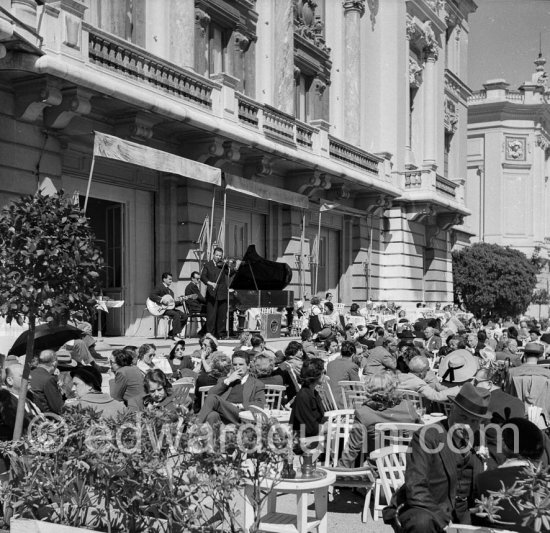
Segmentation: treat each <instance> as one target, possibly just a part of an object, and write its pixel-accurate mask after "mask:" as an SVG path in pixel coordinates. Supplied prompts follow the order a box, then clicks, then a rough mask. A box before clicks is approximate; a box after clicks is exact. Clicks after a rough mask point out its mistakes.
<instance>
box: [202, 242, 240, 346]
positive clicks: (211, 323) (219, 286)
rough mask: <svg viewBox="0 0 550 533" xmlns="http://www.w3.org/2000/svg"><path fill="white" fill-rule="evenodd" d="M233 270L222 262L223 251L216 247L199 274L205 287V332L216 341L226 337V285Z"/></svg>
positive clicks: (233, 272)
mask: <svg viewBox="0 0 550 533" xmlns="http://www.w3.org/2000/svg"><path fill="white" fill-rule="evenodd" d="M237 268H238V266H237ZM235 270H236V269H235V268H233V267H231V266H230V265H229V263H228V262H227V261H224V260H223V250H222V249H221V248H219V247H216V248H214V257H213V259H211V260H210V261H208V262H207V263H206V264H205V265H204V267H203V269H202V273H201V281H202V282H203V283H204V284H205V285H206V331H207V332H208V333H211V334H212V335H214V337H216V338H218V339H221V338H223V337H227V327H226V318H227V317H226V315H227V292H228V290H227V284H228V280H229V278H230V277H231V276H233V274H235Z"/></svg>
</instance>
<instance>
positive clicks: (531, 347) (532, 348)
mask: <svg viewBox="0 0 550 533" xmlns="http://www.w3.org/2000/svg"><path fill="white" fill-rule="evenodd" d="M523 353H524V354H531V355H536V356H537V357H540V356H541V355H542V354H543V353H544V346H543V345H542V344H539V343H538V342H528V343H527V344H526V345H525V347H524V348H523Z"/></svg>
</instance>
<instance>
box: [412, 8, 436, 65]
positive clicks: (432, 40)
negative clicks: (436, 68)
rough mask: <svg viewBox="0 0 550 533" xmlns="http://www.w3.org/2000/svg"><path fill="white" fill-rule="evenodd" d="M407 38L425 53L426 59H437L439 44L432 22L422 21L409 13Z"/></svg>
mask: <svg viewBox="0 0 550 533" xmlns="http://www.w3.org/2000/svg"><path fill="white" fill-rule="evenodd" d="M406 32H407V39H408V40H409V42H410V43H411V45H414V47H415V48H417V49H418V50H420V51H422V52H423V53H424V54H425V59H437V58H438V56H439V44H438V42H437V38H436V36H435V32H434V31H433V28H432V22H431V21H430V20H427V21H425V22H421V21H420V20H419V19H418V18H417V17H412V16H411V15H407V22H406Z"/></svg>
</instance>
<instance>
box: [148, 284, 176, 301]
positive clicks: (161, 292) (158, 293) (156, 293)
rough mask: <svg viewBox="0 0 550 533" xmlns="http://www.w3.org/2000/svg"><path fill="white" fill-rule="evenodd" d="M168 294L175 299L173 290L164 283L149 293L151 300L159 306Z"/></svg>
mask: <svg viewBox="0 0 550 533" xmlns="http://www.w3.org/2000/svg"><path fill="white" fill-rule="evenodd" d="M167 294H168V295H170V296H171V297H172V298H174V291H173V290H172V289H169V288H168V287H167V286H166V285H165V284H164V283H161V284H160V285H157V286H156V287H155V288H154V289H153V290H152V291H151V292H150V293H149V299H150V300H153V302H155V303H157V304H160V301H161V299H162V297H163V296H166V295H167Z"/></svg>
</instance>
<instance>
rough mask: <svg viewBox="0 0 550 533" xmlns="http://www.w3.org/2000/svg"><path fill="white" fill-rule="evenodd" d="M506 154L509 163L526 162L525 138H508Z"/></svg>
mask: <svg viewBox="0 0 550 533" xmlns="http://www.w3.org/2000/svg"><path fill="white" fill-rule="evenodd" d="M504 143H505V154H506V159H507V160H508V161H525V144H526V139H525V138H524V137H506V139H505V141H504Z"/></svg>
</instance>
